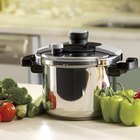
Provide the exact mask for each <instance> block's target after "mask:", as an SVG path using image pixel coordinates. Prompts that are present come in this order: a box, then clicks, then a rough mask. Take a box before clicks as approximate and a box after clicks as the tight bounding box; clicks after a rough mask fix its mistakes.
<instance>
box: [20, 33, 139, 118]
mask: <svg viewBox="0 0 140 140" xmlns="http://www.w3.org/2000/svg"><path fill="white" fill-rule="evenodd" d="M88 36H89V32H88V31H70V32H69V41H68V42H64V43H52V44H49V45H48V46H45V47H41V48H39V49H38V50H37V51H36V53H35V54H31V55H28V56H25V57H23V58H22V59H21V64H22V66H27V67H30V68H31V71H32V72H33V73H41V74H42V75H43V79H42V84H43V90H42V91H43V105H44V108H45V110H46V112H47V113H48V114H50V115H51V116H54V117H57V118H60V119H71V120H86V119H93V118H98V117H100V115H101V113H100V112H96V111H95V109H94V94H93V92H94V89H95V88H96V87H97V86H98V87H101V86H102V83H103V82H104V83H106V85H107V86H110V85H112V87H113V88H114V90H115V88H116V80H115V77H116V76H120V75H121V74H123V73H125V72H127V71H129V70H131V69H135V68H137V67H138V60H137V58H131V57H129V58H127V59H126V61H125V62H122V60H123V53H122V51H121V50H120V49H118V48H114V47H112V46H107V45H104V44H102V43H98V42H88Z"/></svg>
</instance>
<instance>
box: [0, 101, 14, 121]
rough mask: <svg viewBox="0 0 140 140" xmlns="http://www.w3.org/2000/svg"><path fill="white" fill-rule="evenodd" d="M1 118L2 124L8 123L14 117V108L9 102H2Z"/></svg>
mask: <svg viewBox="0 0 140 140" xmlns="http://www.w3.org/2000/svg"><path fill="white" fill-rule="evenodd" d="M1 116H2V121H3V122H10V121H12V120H13V119H14V118H15V116H16V108H15V106H14V105H13V104H12V103H10V102H4V103H3V104H2V106H1Z"/></svg>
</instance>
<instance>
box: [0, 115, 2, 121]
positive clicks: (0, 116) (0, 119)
mask: <svg viewBox="0 0 140 140" xmlns="http://www.w3.org/2000/svg"><path fill="white" fill-rule="evenodd" d="M0 122H2V115H1V114H0Z"/></svg>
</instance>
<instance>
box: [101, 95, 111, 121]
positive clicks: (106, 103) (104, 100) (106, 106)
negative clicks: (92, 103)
mask: <svg viewBox="0 0 140 140" xmlns="http://www.w3.org/2000/svg"><path fill="white" fill-rule="evenodd" d="M100 105H101V110H102V115H103V119H104V121H105V122H112V120H111V117H110V96H103V97H101V99H100Z"/></svg>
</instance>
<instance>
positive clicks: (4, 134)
mask: <svg viewBox="0 0 140 140" xmlns="http://www.w3.org/2000/svg"><path fill="white" fill-rule="evenodd" d="M19 86H20V87H26V88H27V89H28V91H29V93H30V94H31V95H32V96H33V98H35V97H37V96H38V95H39V94H41V93H42V86H41V85H31V84H19ZM139 132H140V127H126V126H124V125H122V124H109V123H105V122H104V121H103V120H102V119H100V120H88V121H64V120H57V119H54V118H53V117H51V116H48V115H47V114H46V115H41V116H37V117H34V118H24V119H22V120H13V121H12V122H7V123H1V124H0V139H3V140H8V139H14V140H19V139H20V140H25V139H28V140H93V139H94V140H105V139H107V140H112V139H113V140H132V139H133V140H139V138H140V133H139Z"/></svg>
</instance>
